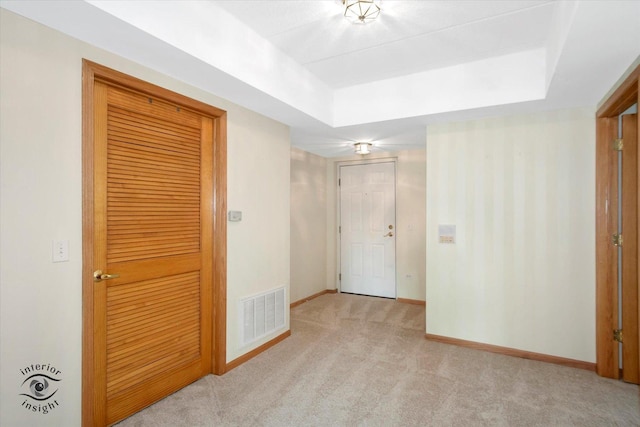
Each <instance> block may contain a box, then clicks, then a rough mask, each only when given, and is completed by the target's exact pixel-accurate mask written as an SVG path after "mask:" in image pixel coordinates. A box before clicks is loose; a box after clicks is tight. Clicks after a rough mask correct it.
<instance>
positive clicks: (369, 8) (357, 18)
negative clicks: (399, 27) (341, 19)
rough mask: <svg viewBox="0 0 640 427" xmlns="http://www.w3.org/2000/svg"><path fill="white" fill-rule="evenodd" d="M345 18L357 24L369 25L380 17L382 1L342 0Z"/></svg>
mask: <svg viewBox="0 0 640 427" xmlns="http://www.w3.org/2000/svg"><path fill="white" fill-rule="evenodd" d="M342 4H343V5H344V16H345V18H347V19H348V20H349V21H351V22H353V23H356V24H367V23H369V22H371V21H373V20H375V19H376V18H377V17H378V15H380V0H342Z"/></svg>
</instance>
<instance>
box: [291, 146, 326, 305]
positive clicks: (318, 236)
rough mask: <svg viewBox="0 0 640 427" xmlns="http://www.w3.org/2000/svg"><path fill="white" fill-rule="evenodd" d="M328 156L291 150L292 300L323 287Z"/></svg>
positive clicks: (311, 293)
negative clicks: (326, 157)
mask: <svg viewBox="0 0 640 427" xmlns="http://www.w3.org/2000/svg"><path fill="white" fill-rule="evenodd" d="M326 164H327V159H325V158H324V157H320V156H316V155H314V154H311V153H307V152H306V151H302V150H299V149H297V148H292V149H291V302H295V301H299V300H301V299H303V298H306V297H308V296H310V295H313V294H316V293H318V292H322V291H323V290H324V289H326V283H327V280H326V275H327V269H326V267H327V234H326V224H327V175H326V172H327V166H326Z"/></svg>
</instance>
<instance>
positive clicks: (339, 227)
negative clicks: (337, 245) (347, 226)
mask: <svg viewBox="0 0 640 427" xmlns="http://www.w3.org/2000/svg"><path fill="white" fill-rule="evenodd" d="M338 233H342V226H341V225H339V226H338Z"/></svg>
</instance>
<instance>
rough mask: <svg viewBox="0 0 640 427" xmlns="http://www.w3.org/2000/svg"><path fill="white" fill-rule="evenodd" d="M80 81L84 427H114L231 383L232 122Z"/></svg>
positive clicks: (162, 93) (98, 74)
mask: <svg viewBox="0 0 640 427" xmlns="http://www.w3.org/2000/svg"><path fill="white" fill-rule="evenodd" d="M83 78H84V87H83V246H84V247H83V275H84V277H83V425H108V424H112V423H114V422H116V421H118V420H119V419H122V418H123V417H125V416H128V415H130V414H131V413H133V412H135V411H137V410H139V409H141V408H142V407H144V406H147V405H149V404H151V403H153V402H154V401H156V400H158V399H160V398H162V397H164V396H165V395H167V394H168V393H171V392H173V391H175V390H177V389H179V388H181V387H183V386H184V385H186V384H188V383H190V382H192V381H194V380H195V379H197V378H199V377H201V376H203V375H206V374H207V373H210V372H213V373H217V374H222V373H224V366H225V362H226V360H225V352H226V348H225V347H226V346H225V344H224V343H225V332H224V331H225V323H226V298H225V289H226V284H225V281H226V276H225V273H226V261H225V253H226V221H225V212H226V122H225V120H226V116H225V113H224V111H222V110H218V109H216V108H214V107H210V106H207V105H205V104H202V103H200V102H198V101H194V100H190V99H188V98H186V97H183V96H181V95H178V94H175V93H173V92H169V91H167V90H164V89H161V88H158V87H156V86H153V85H151V84H148V83H145V82H142V81H140V80H137V79H134V78H132V77H129V76H126V75H124V74H121V73H118V72H116V71H113V70H110V69H108V68H105V67H102V66H99V65H97V64H94V63H91V62H89V61H84V64H83ZM101 118H104V120H102V119H101ZM94 270H103V271H104V272H105V273H109V274H113V273H117V274H120V277H119V278H115V279H111V280H105V281H101V282H94V281H93V277H92V273H93V271H94ZM159 373H161V374H160V376H159Z"/></svg>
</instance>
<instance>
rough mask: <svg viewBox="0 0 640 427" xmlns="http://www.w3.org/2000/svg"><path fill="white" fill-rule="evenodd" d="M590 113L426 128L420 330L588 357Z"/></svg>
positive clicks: (591, 309)
mask: <svg viewBox="0 0 640 427" xmlns="http://www.w3.org/2000/svg"><path fill="white" fill-rule="evenodd" d="M594 117H595V112H594V110H593V109H592V108H584V109H571V110H560V111H552V112H545V113H538V114H528V115H518V116H510V117H501V118H493V119H485V120H477V121H470V122H464V123H452V124H443V125H434V126H429V127H428V129H427V153H428V156H427V199H428V203H427V254H428V257H427V301H428V310H427V315H426V316H427V332H428V333H430V334H436V335H444V336H448V337H454V338H459V339H464V340H470V341H477V342H482V343H488V344H494V345H499V346H505V347H511V348H517V349H521V350H526V351H533V352H538V353H544V354H549V355H555V356H561V357H567V358H572V359H577V360H583V361H588V362H594V361H595V214H594V212H595V121H594ZM439 224H455V225H456V227H457V242H456V244H455V245H450V244H439V243H438V235H437V233H438V225H439Z"/></svg>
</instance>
